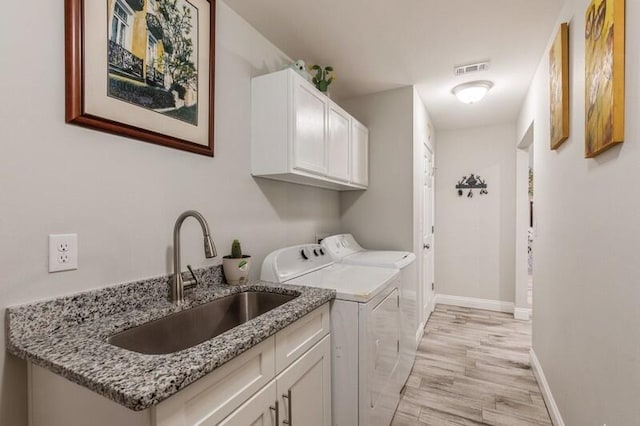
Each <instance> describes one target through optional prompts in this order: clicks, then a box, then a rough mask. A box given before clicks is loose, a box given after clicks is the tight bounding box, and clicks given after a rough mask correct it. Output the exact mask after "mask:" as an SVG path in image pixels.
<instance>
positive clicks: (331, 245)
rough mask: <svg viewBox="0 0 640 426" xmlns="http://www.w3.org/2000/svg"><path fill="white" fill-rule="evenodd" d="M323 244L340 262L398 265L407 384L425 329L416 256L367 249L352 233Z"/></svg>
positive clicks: (402, 369) (402, 368)
mask: <svg viewBox="0 0 640 426" xmlns="http://www.w3.org/2000/svg"><path fill="white" fill-rule="evenodd" d="M322 247H323V248H324V250H325V252H326V253H327V254H329V255H330V256H331V259H332V260H333V261H334V262H336V263H340V264H348V265H363V266H377V267H383V268H391V269H399V270H400V271H401V274H400V287H399V290H400V312H401V337H400V346H401V359H400V365H399V366H398V380H399V381H400V382H401V383H400V384H401V386H403V385H404V384H405V382H406V381H407V379H408V378H409V374H410V373H411V369H412V367H413V362H414V361H415V358H416V350H417V347H418V343H419V341H420V338H421V337H422V330H421V329H420V323H419V319H418V282H417V273H416V269H415V268H416V262H415V260H416V256H415V255H414V254H413V253H411V252H408V251H384V250H367V249H364V248H362V246H360V244H358V242H357V241H356V240H355V238H353V235H351V234H340V235H332V236H330V237H326V238H324V239H323V240H322Z"/></svg>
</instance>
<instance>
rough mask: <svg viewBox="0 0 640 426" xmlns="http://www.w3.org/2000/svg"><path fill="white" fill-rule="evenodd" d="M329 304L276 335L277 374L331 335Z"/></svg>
mask: <svg viewBox="0 0 640 426" xmlns="http://www.w3.org/2000/svg"><path fill="white" fill-rule="evenodd" d="M329 328H330V323H329V303H325V304H324V305H322V306H321V307H319V308H318V309H316V310H315V311H313V312H311V313H309V314H307V315H306V316H304V317H302V318H300V319H299V320H298V321H296V322H294V323H293V324H291V325H290V326H288V327H287V328H285V329H284V330H281V331H279V332H278V333H277V334H276V374H277V373H280V372H281V371H282V370H284V369H285V368H286V367H287V366H289V365H290V364H291V363H292V362H293V361H295V360H296V359H297V358H298V357H300V356H301V355H302V354H303V353H305V352H306V351H307V350H309V349H310V348H311V347H312V346H313V345H314V344H315V343H316V342H318V341H320V339H322V337H323V336H325V335H327V334H328V333H329Z"/></svg>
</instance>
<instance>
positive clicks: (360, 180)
mask: <svg viewBox="0 0 640 426" xmlns="http://www.w3.org/2000/svg"><path fill="white" fill-rule="evenodd" d="M351 182H352V183H355V184H358V185H363V186H367V185H368V184H369V131H368V130H367V128H366V127H364V126H363V125H361V124H360V123H358V122H357V121H352V126H351Z"/></svg>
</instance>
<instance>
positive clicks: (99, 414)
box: [29, 303, 331, 426]
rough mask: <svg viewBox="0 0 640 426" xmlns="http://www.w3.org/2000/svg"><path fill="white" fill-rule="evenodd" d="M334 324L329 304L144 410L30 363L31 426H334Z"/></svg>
mask: <svg viewBox="0 0 640 426" xmlns="http://www.w3.org/2000/svg"><path fill="white" fill-rule="evenodd" d="M329 321H330V319H329V303H325V304H324V305H323V306H321V307H319V308H318V309H316V310H314V311H313V312H311V313H309V314H307V315H305V316H304V317H302V318H301V319H299V320H298V321H296V322H294V323H292V324H290V325H289V326H287V327H286V328H284V329H282V330H280V331H279V332H278V333H276V335H275V336H271V337H269V338H268V339H266V340H264V341H263V342H261V343H259V344H258V345H256V346H254V347H252V348H251V349H249V350H247V351H246V352H244V353H242V354H241V355H239V356H237V357H236V358H234V359H233V360H231V361H229V362H228V363H226V364H224V365H223V366H221V367H219V368H217V369H216V370H214V371H213V372H211V373H210V374H208V375H206V376H204V377H202V378H201V379H199V380H197V381H196V382H194V383H192V384H191V385H189V386H187V387H186V388H184V389H183V390H181V391H179V392H178V393H176V394H174V395H172V396H170V397H169V398H167V399H165V400H164V401H162V402H160V403H159V404H158V405H155V406H153V407H151V408H148V409H146V410H143V411H132V410H129V409H128V408H126V407H124V406H122V405H119V404H117V403H115V402H113V401H111V400H110V399H107V398H105V397H103V396H100V395H98V394H96V393H94V392H92V391H90V390H89V389H87V388H85V387H82V386H79V385H77V384H75V383H72V382H70V381H68V380H66V379H65V378H63V377H62V376H59V375H57V374H55V373H52V372H50V371H49V370H46V369H44V368H42V367H39V366H37V365H33V364H31V363H29V394H30V397H29V401H30V405H29V417H30V418H29V420H30V425H31V426H72V425H85V424H91V425H92V426H107V425H108V426H111V425H114V424H121V425H131V426H194V425H199V426H200V425H201V426H209V425H225V426H231V425H238V426H246V425H268V426H285V425H289V426H294V425H295V426H301V425H305V426H307V425H310V426H314V425H318V426H330V425H331V336H330V334H329V331H330V322H329ZM278 360H279V361H278ZM278 366H279V367H278Z"/></svg>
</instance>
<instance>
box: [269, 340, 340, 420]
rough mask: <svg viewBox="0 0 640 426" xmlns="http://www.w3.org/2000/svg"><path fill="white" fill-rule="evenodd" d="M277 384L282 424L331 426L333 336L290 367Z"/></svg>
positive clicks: (321, 342) (278, 379)
mask: <svg viewBox="0 0 640 426" xmlns="http://www.w3.org/2000/svg"><path fill="white" fill-rule="evenodd" d="M276 384H277V388H278V398H279V399H278V402H279V404H278V405H279V406H280V418H281V419H282V421H283V423H282V424H286V425H290V426H302V425H305V426H329V425H331V340H330V336H326V337H325V338H324V339H322V340H321V341H320V343H318V344H317V345H316V346H314V347H313V348H312V349H311V350H310V351H309V352H307V353H306V354H305V355H303V356H302V357H301V358H300V359H298V360H297V361H296V362H294V363H293V365H291V366H290V367H289V368H287V369H286V370H285V371H284V372H283V373H282V374H281V375H280V376H278V378H277V380H276ZM285 420H286V421H287V423H285V422H284V421H285Z"/></svg>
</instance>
